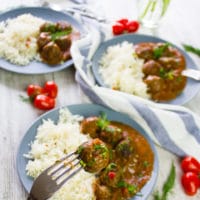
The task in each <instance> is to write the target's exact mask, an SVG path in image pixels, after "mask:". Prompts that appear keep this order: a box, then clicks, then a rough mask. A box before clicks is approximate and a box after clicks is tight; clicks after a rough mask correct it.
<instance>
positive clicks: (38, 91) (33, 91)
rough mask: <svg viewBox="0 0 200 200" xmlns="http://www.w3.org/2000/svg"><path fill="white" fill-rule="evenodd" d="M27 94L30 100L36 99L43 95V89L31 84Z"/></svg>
mask: <svg viewBox="0 0 200 200" xmlns="http://www.w3.org/2000/svg"><path fill="white" fill-rule="evenodd" d="M26 93H27V95H28V96H29V97H30V98H32V99H34V98H35V97H36V96H37V95H38V94H42V93H43V88H42V87H40V86H39V85H34V84H30V85H28V87H27V89H26Z"/></svg>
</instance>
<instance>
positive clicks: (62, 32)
mask: <svg viewBox="0 0 200 200" xmlns="http://www.w3.org/2000/svg"><path fill="white" fill-rule="evenodd" d="M71 32H72V29H69V30H66V31H58V32H55V33H52V34H51V39H52V40H53V41H55V40H56V39H58V38H60V37H62V36H65V35H69V34H70V33H71Z"/></svg>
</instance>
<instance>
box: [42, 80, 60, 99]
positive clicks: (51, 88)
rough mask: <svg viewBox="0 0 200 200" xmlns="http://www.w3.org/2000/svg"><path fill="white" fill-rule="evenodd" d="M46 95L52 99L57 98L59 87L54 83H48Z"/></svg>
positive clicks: (45, 88)
mask: <svg viewBox="0 0 200 200" xmlns="http://www.w3.org/2000/svg"><path fill="white" fill-rule="evenodd" d="M44 93H45V94H47V95H48V96H49V97H51V98H56V97H57V94H58V86H57V84H56V83H55V82H54V81H47V82H46V83H45V84H44Z"/></svg>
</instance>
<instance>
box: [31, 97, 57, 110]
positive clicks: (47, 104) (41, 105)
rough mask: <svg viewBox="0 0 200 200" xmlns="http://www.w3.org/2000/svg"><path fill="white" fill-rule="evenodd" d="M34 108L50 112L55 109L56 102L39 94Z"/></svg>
mask: <svg viewBox="0 0 200 200" xmlns="http://www.w3.org/2000/svg"><path fill="white" fill-rule="evenodd" d="M33 104H34V106H35V107H36V108H38V109H41V110H49V109H52V108H54V107H55V104H56V101H55V99H54V98H50V97H49V96H46V95H45V94H39V95H37V96H36V97H35V99H34V102H33Z"/></svg>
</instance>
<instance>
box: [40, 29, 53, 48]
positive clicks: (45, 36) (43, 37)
mask: <svg viewBox="0 0 200 200" xmlns="http://www.w3.org/2000/svg"><path fill="white" fill-rule="evenodd" d="M50 41H51V34H50V33H49V32H42V33H40V35H39V37H38V39H37V45H38V50H39V51H41V49H42V48H43V47H44V46H45V45H46V44H47V43H48V42H50Z"/></svg>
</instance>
